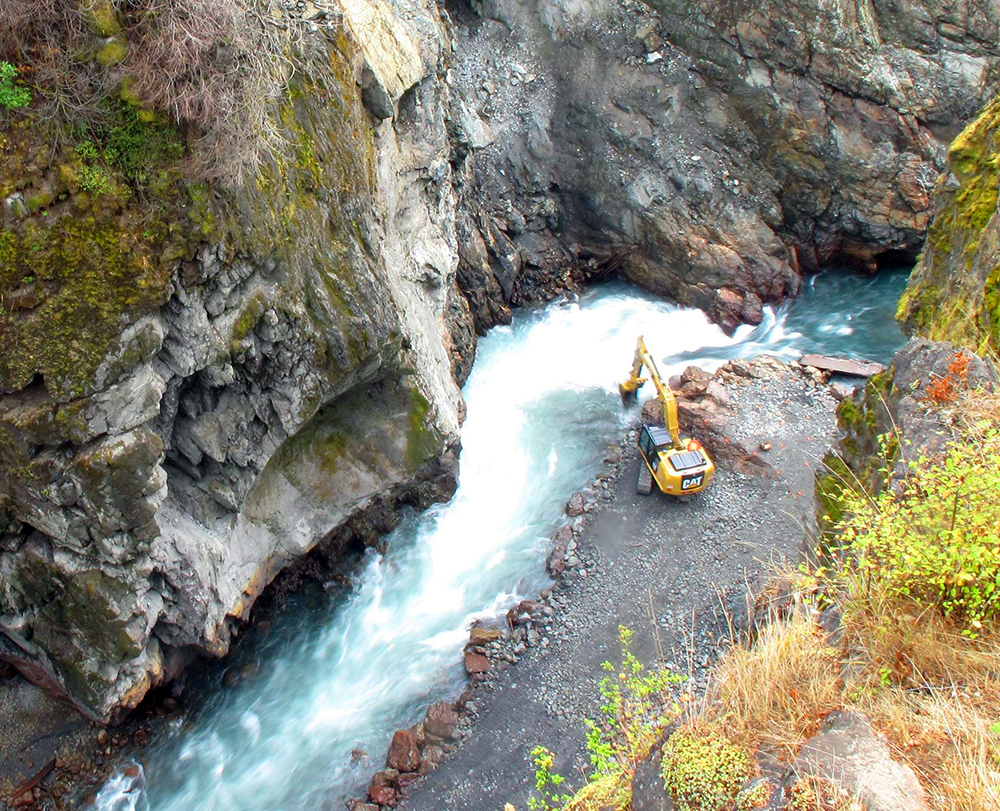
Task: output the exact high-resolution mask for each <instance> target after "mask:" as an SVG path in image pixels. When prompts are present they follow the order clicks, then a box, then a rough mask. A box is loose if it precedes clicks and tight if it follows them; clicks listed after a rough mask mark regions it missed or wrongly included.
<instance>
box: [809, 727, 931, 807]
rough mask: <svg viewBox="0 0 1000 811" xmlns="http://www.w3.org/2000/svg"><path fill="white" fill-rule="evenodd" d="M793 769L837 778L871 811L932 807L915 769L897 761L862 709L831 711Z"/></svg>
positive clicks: (829, 778) (841, 787) (842, 785)
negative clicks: (861, 713)
mask: <svg viewBox="0 0 1000 811" xmlns="http://www.w3.org/2000/svg"><path fill="white" fill-rule="evenodd" d="M792 770H793V771H794V772H795V773H796V774H798V775H799V776H809V775H813V776H816V777H821V778H824V779H826V780H829V781H831V782H832V783H834V784H835V785H836V786H837V787H838V788H840V789H841V790H842V791H843V792H844V793H845V794H847V795H848V796H849V797H856V798H857V799H858V800H860V801H861V802H862V803H863V804H864V807H865V808H866V809H868V811H926V809H927V808H928V805H927V799H926V797H925V795H924V790H923V788H922V787H921V785H920V781H919V780H918V779H917V775H916V774H915V773H914V771H913V769H911V768H910V767H909V766H907V765H906V764H905V763H899V762H898V761H896V760H893V758H892V755H891V754H890V752H889V747H888V746H886V743H885V741H884V740H882V739H881V738H880V737H878V735H877V734H876V733H875V731H874V730H873V729H872V727H871V724H869V723H868V720H867V719H866V718H865V717H864V716H862V715H858V714H857V713H852V712H841V711H838V712H834V713H831V714H830V715H829V716H828V717H827V719H826V722H825V723H824V725H823V729H822V730H821V731H820V732H819V734H817V735H814V736H813V737H811V738H810V739H809V740H808V741H806V742H805V743H804V744H803V745H802V749H801V750H800V752H799V755H798V757H797V758H796V759H795V763H794V765H793V767H792Z"/></svg>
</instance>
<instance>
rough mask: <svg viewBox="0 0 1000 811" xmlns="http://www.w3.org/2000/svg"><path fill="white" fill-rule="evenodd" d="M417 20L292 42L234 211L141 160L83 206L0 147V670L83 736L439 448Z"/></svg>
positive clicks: (435, 181)
mask: <svg viewBox="0 0 1000 811" xmlns="http://www.w3.org/2000/svg"><path fill="white" fill-rule="evenodd" d="M372 8H375V7H374V6H372ZM420 11H421V12H422V13H423V17H422V18H421V20H422V22H424V23H425V26H424V28H423V29H419V30H418V29H416V28H412V27H411V28H403V27H402V25H401V24H400V23H398V21H396V22H394V23H392V24H391V25H389V24H387V27H386V28H385V29H384V30H383V29H382V28H379V27H377V26H374V25H365V26H361V25H359V26H358V29H359V31H361V33H359V34H357V35H355V36H354V37H353V38H348V37H344V36H337V35H336V29H332V30H331V35H330V36H329V37H327V36H323V35H322V34H316V35H315V36H314V37H312V39H311V40H310V41H307V42H306V43H304V44H303V46H302V47H303V48H304V49H305V50H306V57H307V59H305V60H304V61H305V62H306V63H307V64H309V65H311V66H312V68H311V70H310V71H309V72H307V73H305V74H304V75H302V76H300V77H298V78H297V79H296V80H295V81H294V82H293V84H292V85H291V87H290V89H289V94H288V100H287V102H285V103H283V105H282V106H281V108H280V109H279V110H277V111H276V115H277V116H278V117H279V119H280V123H281V126H282V128H283V132H284V135H285V137H286V138H287V139H288V140H289V141H290V143H291V146H292V152H293V154H292V155H291V159H290V160H289V161H288V162H287V163H284V162H281V161H279V162H278V163H277V165H271V166H268V167H266V168H265V170H264V171H263V172H262V174H261V176H260V177H258V178H257V179H256V182H255V184H253V187H252V188H248V189H246V190H244V191H243V192H241V193H240V194H238V195H236V194H226V193H223V192H220V191H217V190H213V189H209V188H207V187H206V186H204V185H201V184H196V183H192V182H191V181H189V180H187V179H186V178H185V177H184V175H183V174H182V173H181V172H180V171H179V168H178V166H177V163H176V161H175V160H173V158H172V156H171V153H169V152H167V151H164V152H163V153H162V154H161V153H157V154H156V155H154V157H155V158H157V160H158V161H159V163H158V165H156V166H154V167H150V174H154V176H155V173H156V172H158V173H159V175H158V180H157V184H156V185H154V184H150V185H148V186H147V187H144V188H142V189H139V190H130V189H129V188H128V187H127V186H126V185H125V183H124V182H122V183H121V186H120V188H117V187H116V188H115V189H112V190H111V191H105V192H103V193H98V192H97V191H96V190H95V189H93V188H90V190H89V193H88V190H87V188H85V187H84V184H82V183H81V181H80V175H81V173H82V171H83V169H84V167H83V165H82V163H81V158H80V155H81V154H82V153H81V151H80V150H79V149H73V146H72V144H71V145H70V146H68V147H65V148H64V149H63V151H62V152H61V153H59V154H57V155H55V156H54V157H53V156H52V155H51V154H50V153H49V152H48V145H47V144H45V143H44V142H43V141H42V139H41V138H40V137H39V136H37V135H35V134H34V132H33V130H32V129H31V127H30V120H27V121H25V122H23V123H22V124H15V125H14V126H13V129H14V130H15V132H13V133H9V134H7V135H4V137H3V139H2V140H0V146H2V156H0V160H2V162H3V167H4V171H3V172H2V176H3V180H2V184H0V185H2V188H0V191H2V197H3V198H4V199H5V201H6V204H5V208H4V211H3V217H4V220H3V226H4V230H3V232H2V234H0V260H2V262H0V264H2V273H3V283H4V284H3V287H4V306H3V309H2V310H0V628H2V631H3V633H2V634H0V657H3V658H4V659H7V660H8V661H11V662H13V663H14V664H15V665H16V666H17V667H18V668H19V669H20V670H21V671H22V673H24V674H25V675H26V676H27V677H28V678H30V679H32V680H33V681H35V682H36V683H38V684H41V685H42V686H44V687H46V688H47V689H48V690H50V691H51V692H53V693H56V694H58V695H61V696H62V697H64V698H66V699H67V700H70V701H72V702H73V703H74V704H75V706H77V707H78V708H79V709H80V710H81V712H83V713H84V714H86V715H88V716H89V717H92V718H95V719H101V720H107V719H109V718H111V717H113V716H114V715H115V714H117V713H119V712H120V711H121V710H123V709H127V708H129V707H131V706H134V705H135V703H136V702H137V701H138V700H140V699H141V697H142V696H143V694H144V693H145V692H146V690H147V689H148V688H149V687H150V686H151V685H153V684H156V683H157V682H159V681H161V680H163V679H166V678H169V677H170V676H171V675H172V674H173V673H175V672H176V670H177V669H178V668H179V667H181V666H182V665H183V664H184V662H185V661H186V660H187V659H188V658H190V656H191V655H192V654H193V653H195V652H198V653H207V654H212V655H221V654H223V653H225V651H226V650H227V648H228V645H229V641H230V637H231V634H232V630H233V628H234V627H235V624H236V623H237V622H238V621H239V620H240V619H241V618H245V617H246V616H247V613H248V611H249V609H250V607H251V606H252V604H253V602H254V600H255V599H256V598H257V596H258V595H259V594H260V593H261V591H262V590H263V589H264V588H265V587H266V586H267V585H268V584H269V583H270V582H271V581H272V580H273V578H274V577H275V576H276V575H277V574H278V573H279V572H280V571H281V570H282V569H283V568H284V567H286V566H287V565H288V564H289V563H291V562H293V561H295V560H297V559H298V558H300V557H301V556H303V555H304V554H305V553H306V552H307V551H308V550H310V549H311V548H312V547H313V546H315V545H316V544H317V543H318V542H320V541H322V540H323V539H324V538H325V537H327V536H328V535H330V534H331V533H333V532H334V531H335V530H336V529H337V528H338V527H339V526H340V525H342V524H344V522H345V521H347V520H348V519H350V518H351V517H352V516H354V515H356V514H357V513H358V512H359V511H362V510H364V509H365V507H366V506H367V505H368V504H370V503H373V500H376V499H381V498H382V497H383V496H384V495H385V494H388V493H389V492H390V491H392V490H393V489H398V488H408V487H412V486H414V485H415V484H416V483H417V482H418V481H419V480H421V478H426V472H427V471H428V470H430V471H431V472H433V471H434V470H436V468H435V467H434V466H435V464H436V462H435V460H436V459H437V458H438V457H439V455H440V454H441V453H442V452H443V451H444V450H445V449H446V448H447V447H448V446H450V445H452V444H454V443H455V442H456V437H457V430H458V425H459V415H460V409H461V398H460V394H459V392H458V388H457V386H456V384H455V380H454V378H453V374H452V364H453V361H452V358H451V356H450V355H449V352H448V347H447V341H446V340H444V336H447V335H448V327H447V317H448V314H449V312H450V310H449V307H450V306H451V297H452V290H453V288H454V279H455V267H456V263H457V255H456V251H455V248H454V242H455V241H454V237H453V233H452V232H453V228H454V226H453V223H454V197H453V195H452V194H451V191H450V187H449V185H448V182H447V181H448V174H449V164H448V155H449V150H448V143H449V142H448V137H447V133H446V129H445V124H444V121H445V113H444V110H443V104H444V101H443V99H442V98H441V94H440V91H439V88H438V85H437V84H436V83H435V82H433V81H430V82H427V83H426V84H425V85H421V86H418V87H416V88H414V85H415V84H418V83H419V80H421V79H422V78H423V77H424V76H427V75H431V76H433V74H434V71H435V70H436V69H437V67H438V63H439V59H440V57H441V55H442V54H443V53H445V52H446V51H447V43H446V41H445V39H444V28H443V26H442V24H441V22H440V19H439V18H438V16H437V11H436V8H435V7H433V6H428V7H424V8H421V9H420ZM379 13H380V14H383V15H384V19H385V20H395V18H394V17H392V15H391V14H390V13H389V11H388V10H387V8H386V9H382V10H381V11H379ZM349 22H350V21H349ZM348 27H350V25H349V26H348ZM368 36H377V37H378V41H377V43H374V44H372V43H370V42H369V41H368V40H367V39H366V37H368ZM372 52H374V53H377V55H378V60H379V61H378V62H377V63H374V64H373V63H372V62H371V60H372V59H374V57H372V56H371V53H372ZM415 55H416V57H415ZM369 72H371V73H373V75H375V76H376V77H378V80H379V81H385V82H387V93H388V96H387V98H388V99H389V101H388V102H386V103H391V105H392V110H393V115H394V118H393V120H392V121H386V122H385V123H382V124H381V125H375V126H373V119H372V117H371V116H370V114H369V113H368V112H367V111H366V107H365V106H364V103H365V100H366V98H367V89H366V83H367V82H368V73H369ZM390 75H391V76H392V77H394V81H395V83H392V82H389V81H388V79H387V78H386V77H388V76H390ZM407 91H410V95H409V96H408V98H407V99H405V100H403V101H401V100H400V98H401V96H402V95H403V93H405V92H407ZM383 101H384V100H383ZM129 125H130V126H133V125H134V126H135V127H139V128H140V130H141V131H142V132H143V134H144V135H145V136H146V137H148V138H154V137H156V138H170V139H178V141H177V150H178V151H179V150H181V149H182V148H183V147H182V145H181V143H180V141H179V138H180V136H178V135H176V134H175V133H174V132H173V131H172V130H168V129H167V128H165V127H161V126H160V125H158V124H157V125H153V124H148V125H147V124H143V123H142V122H141V121H139V120H138V119H136V120H135V121H133V120H132V119H130V120H129ZM143 128H145V129H143ZM11 136H15V137H11ZM116 183H117V181H116ZM440 472H442V473H445V475H449V476H451V480H452V482H453V481H454V475H453V473H454V472H453V471H450V472H448V471H444V470H441V471H440ZM408 500H409V501H411V502H418V501H419V500H420V499H419V498H418V497H416V496H413V497H410V498H408Z"/></svg>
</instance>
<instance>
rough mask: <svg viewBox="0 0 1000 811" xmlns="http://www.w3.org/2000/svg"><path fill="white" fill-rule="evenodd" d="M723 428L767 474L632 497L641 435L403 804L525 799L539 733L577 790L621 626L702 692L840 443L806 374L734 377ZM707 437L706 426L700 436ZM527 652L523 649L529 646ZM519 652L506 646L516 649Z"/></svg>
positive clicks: (498, 803)
mask: <svg viewBox="0 0 1000 811" xmlns="http://www.w3.org/2000/svg"><path fill="white" fill-rule="evenodd" d="M725 385H726V391H727V393H728V394H729V396H730V398H731V401H732V405H731V415H730V416H728V417H727V418H726V420H725V425H724V431H725V433H726V434H727V435H728V436H731V437H732V438H733V439H734V440H736V441H742V443H743V444H744V446H745V447H747V448H754V449H756V448H757V446H758V444H759V443H770V444H771V450H770V451H767V452H761V453H760V456H761V458H763V459H765V460H766V461H767V463H768V467H765V468H762V469H761V472H758V473H741V472H737V471H735V470H725V469H723V470H720V472H719V474H718V475H717V477H716V479H715V481H714V482H713V483H712V486H711V487H710V488H708V489H706V490H705V491H704V492H702V493H700V494H698V495H697V496H691V497H686V498H684V499H668V498H667V497H666V496H663V495H661V494H659V493H656V492H655V491H654V494H653V495H651V496H638V495H636V493H635V477H636V473H637V470H638V467H637V465H638V456H637V452H636V450H635V448H634V444H633V443H634V435H635V432H634V431H632V432H630V434H629V436H628V437H626V438H625V439H624V440H623V442H622V455H621V459H620V461H619V462H617V463H614V464H612V465H610V466H609V470H608V472H607V473H606V478H605V479H604V481H603V482H599V483H598V485H597V486H596V487H595V488H594V495H593V496H592V497H590V499H589V501H590V510H589V511H588V513H587V514H586V516H585V517H584V520H583V523H582V526H581V531H580V532H579V534H578V535H577V539H578V544H579V548H578V551H577V556H578V557H579V558H580V563H579V565H578V567H577V568H576V571H574V572H573V573H572V574H571V575H570V577H569V578H565V576H564V579H562V580H560V582H559V584H558V585H557V587H556V588H555V589H554V591H553V594H552V596H551V598H550V600H549V602H550V604H551V605H552V606H553V608H555V609H556V611H555V616H554V617H553V618H552V619H551V620H550V621H549V624H548V625H536V626H535V628H534V629H533V630H534V631H535V633H534V634H533V635H532V634H531V633H530V632H529V637H530V639H529V641H530V640H534V644H533V645H530V646H528V647H527V649H526V650H524V651H523V653H521V654H520V655H519V656H518V657H517V658H518V660H519V661H517V663H516V664H513V665H509V666H504V667H499V666H497V669H496V670H495V671H494V672H493V673H492V674H491V676H490V678H489V679H488V680H487V681H485V682H484V683H482V684H481V685H480V686H478V688H477V689H476V691H475V697H474V698H473V700H472V701H471V702H470V703H469V704H468V705H467V707H468V709H469V711H470V713H471V717H472V731H471V734H470V735H469V737H468V738H467V739H466V740H465V742H464V743H463V744H462V745H461V747H460V748H459V749H458V750H457V751H456V752H455V753H454V754H452V755H450V756H449V757H448V758H447V759H446V760H445V762H444V763H443V764H442V765H441V766H440V767H439V768H438V769H437V770H436V771H434V772H432V773H431V774H430V775H428V777H427V778H426V779H425V780H423V781H421V782H420V783H419V784H417V785H416V786H414V787H412V788H411V789H410V796H409V798H407V799H405V800H404V801H403V802H402V803H401V804H400V808H401V809H404V811H441V809H445V808H448V809H467V810H468V811H500V810H501V809H502V808H503V807H504V804H505V803H507V802H509V803H512V804H513V805H514V807H515V808H517V809H518V811H523V809H525V808H527V800H528V797H529V796H530V791H531V787H532V786H531V784H532V768H531V766H530V763H529V757H528V754H529V752H530V750H531V749H532V747H533V746H535V745H538V744H542V745H544V746H547V747H548V748H549V749H551V750H552V751H553V752H555V753H556V762H555V770H556V771H559V772H561V773H562V774H564V775H567V776H568V778H569V782H570V787H571V788H575V787H577V786H579V785H580V784H581V783H582V782H583V777H582V775H583V774H584V773H585V771H586V770H587V768H588V766H589V762H588V760H587V756H586V751H585V748H584V725H583V720H584V719H585V718H587V717H596V714H597V710H598V706H599V700H598V699H599V696H598V692H597V683H598V681H599V680H600V677H601V670H600V664H601V662H602V661H604V660H606V659H614V658H615V657H616V656H617V652H618V626H619V625H626V626H628V627H630V628H632V629H633V632H634V642H633V649H634V651H635V652H636V654H637V655H638V656H639V657H640V659H642V660H643V661H646V662H650V661H652V660H654V659H655V658H656V657H657V651H658V649H661V650H662V651H663V653H664V659H666V660H667V662H668V663H669V665H670V666H671V667H672V669H674V670H675V671H677V672H680V673H683V674H687V675H689V676H690V679H689V682H688V684H689V685H690V688H688V689H693V690H695V691H696V692H697V690H699V689H701V688H702V687H703V685H704V683H705V680H706V678H707V673H708V670H709V668H710V666H711V664H712V662H713V661H714V659H715V658H716V657H717V655H718V651H719V649H720V645H721V644H724V643H725V640H726V639H728V637H729V631H728V624H727V621H726V613H727V612H723V611H722V610H720V606H722V605H723V604H725V605H727V606H728V613H729V614H733V613H740V612H742V613H743V615H744V616H745V613H746V602H747V598H746V595H747V594H748V593H751V592H753V590H754V588H755V585H759V584H760V583H761V575H762V574H763V573H765V572H766V571H767V570H768V568H769V566H770V564H771V563H772V562H773V561H776V560H779V559H782V558H794V557H795V556H796V555H798V554H799V553H800V551H801V549H802V542H803V534H804V526H805V525H806V524H807V523H808V522H810V521H811V515H812V512H813V496H812V489H813V472H814V470H815V469H816V467H817V466H818V465H819V464H820V460H821V459H822V456H823V454H824V453H825V451H826V449H827V448H828V447H829V445H830V444H831V439H832V437H833V434H834V430H835V417H834V408H835V402H834V400H833V398H832V397H831V396H830V393H829V390H828V387H827V386H825V385H822V384H815V383H814V382H813V381H811V380H809V379H808V378H807V376H805V375H803V374H801V373H800V372H798V371H790V372H786V373H785V374H782V375H779V376H778V377H776V378H772V379H763V380H762V379H752V378H750V379H748V378H743V377H736V376H732V375H730V376H728V379H727V380H726V382H725ZM695 433H696V432H695ZM518 650H520V648H519V649H518ZM504 652H505V653H507V655H508V658H514V656H511V655H510V654H511V652H512V648H511V643H510V642H508V643H507V644H506V647H505V651H504Z"/></svg>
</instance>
